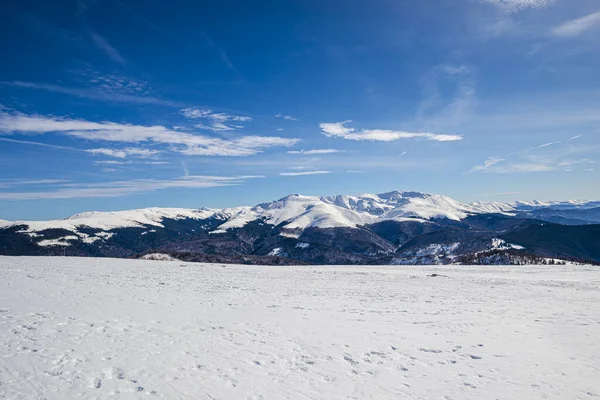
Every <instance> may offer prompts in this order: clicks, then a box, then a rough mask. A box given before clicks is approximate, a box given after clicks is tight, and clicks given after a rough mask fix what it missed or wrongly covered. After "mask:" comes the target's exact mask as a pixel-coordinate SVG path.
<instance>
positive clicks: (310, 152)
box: [287, 149, 343, 155]
mask: <svg viewBox="0 0 600 400" xmlns="http://www.w3.org/2000/svg"><path fill="white" fill-rule="evenodd" d="M287 153H288V154H305V155H315V154H334V153H343V150H336V149H314V150H289V151H288V152H287Z"/></svg>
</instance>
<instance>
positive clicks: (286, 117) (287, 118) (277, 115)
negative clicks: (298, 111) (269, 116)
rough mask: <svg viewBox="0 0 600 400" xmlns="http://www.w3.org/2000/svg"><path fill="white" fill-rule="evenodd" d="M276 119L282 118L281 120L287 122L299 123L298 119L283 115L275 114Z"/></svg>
mask: <svg viewBox="0 0 600 400" xmlns="http://www.w3.org/2000/svg"><path fill="white" fill-rule="evenodd" d="M275 118H281V119H284V120H286V121H298V118H294V117H292V116H291V115H283V114H281V113H279V114H275Z"/></svg>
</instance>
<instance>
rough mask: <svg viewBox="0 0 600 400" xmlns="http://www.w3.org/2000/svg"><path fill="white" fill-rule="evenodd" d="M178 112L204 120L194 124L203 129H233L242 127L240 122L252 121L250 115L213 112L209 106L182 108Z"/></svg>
mask: <svg viewBox="0 0 600 400" xmlns="http://www.w3.org/2000/svg"><path fill="white" fill-rule="evenodd" d="M179 112H180V113H181V114H182V115H183V116H184V117H186V118H190V119H199V120H204V121H206V123H200V124H197V125H196V128H198V129H203V130H211V131H215V132H219V131H234V130H237V129H242V128H243V127H244V126H243V125H239V123H240V122H249V121H252V118H251V117H248V116H246V115H233V114H228V113H224V112H215V111H213V110H211V109H209V108H203V109H202V108H192V107H189V108H184V109H181V110H179Z"/></svg>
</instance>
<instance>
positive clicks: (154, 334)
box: [0, 257, 600, 400]
mask: <svg viewBox="0 0 600 400" xmlns="http://www.w3.org/2000/svg"><path fill="white" fill-rule="evenodd" d="M431 274H438V276H430V275H431ZM599 304H600V270H599V269H598V268H594V267H578V266H566V267H565V266H553V267H549V266H544V267H498V266H494V267H465V266H452V267H251V266H231V265H227V266H221V265H207V264H188V263H181V262H161V261H133V260H115V259H92V258H43V257H14V258H11V257H0V398H2V399H65V398H83V399H97V398H115V399H119V398H121V399H130V398H156V399H161V398H163V399H188V398H191V399H399V398H408V399H517V398H518V399H539V398H547V399H561V400H563V399H594V398H600V380H598V379H597V378H598V376H600V336H599V335H598V332H599V331H600V306H599Z"/></svg>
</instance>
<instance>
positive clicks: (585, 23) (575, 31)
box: [552, 11, 600, 38]
mask: <svg viewBox="0 0 600 400" xmlns="http://www.w3.org/2000/svg"><path fill="white" fill-rule="evenodd" d="M598 26H600V11H598V12H595V13H592V14H588V15H586V16H584V17H581V18H576V19H572V20H570V21H567V22H564V23H562V24H561V25H559V26H557V27H556V28H554V29H553V30H552V33H553V34H554V36H558V37H563V38H572V37H577V36H579V35H581V34H583V33H585V32H587V31H589V30H591V29H593V28H596V27H598Z"/></svg>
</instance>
